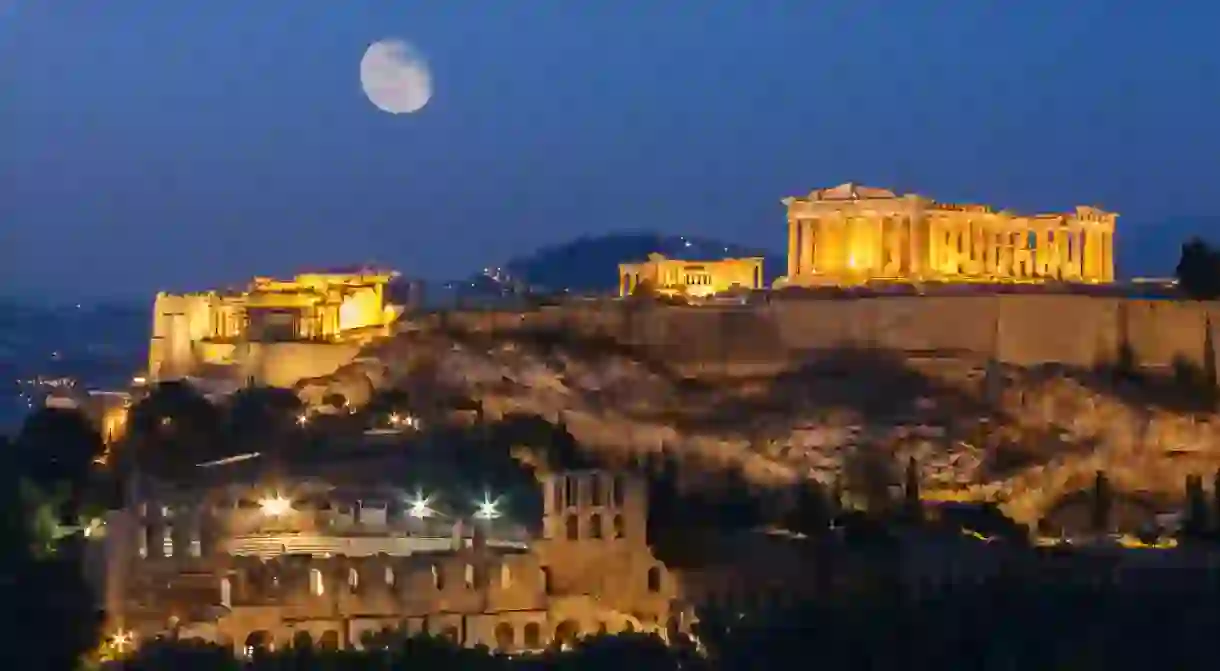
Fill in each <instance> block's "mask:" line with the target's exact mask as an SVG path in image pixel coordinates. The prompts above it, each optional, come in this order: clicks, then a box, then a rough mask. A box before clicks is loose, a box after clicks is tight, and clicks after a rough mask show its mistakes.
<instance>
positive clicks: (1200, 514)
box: [1182, 474, 1208, 539]
mask: <svg viewBox="0 0 1220 671" xmlns="http://www.w3.org/2000/svg"><path fill="white" fill-rule="evenodd" d="M1207 527H1208V525H1207V501H1206V499H1205V496H1204V493H1203V478H1202V477H1201V476H1199V475H1195V474H1191V475H1188V476H1186V511H1185V519H1184V520H1183V522H1182V535H1183V536H1186V537H1187V538H1194V539H1198V538H1200V537H1202V536H1203V535H1204V534H1205V533H1207Z"/></svg>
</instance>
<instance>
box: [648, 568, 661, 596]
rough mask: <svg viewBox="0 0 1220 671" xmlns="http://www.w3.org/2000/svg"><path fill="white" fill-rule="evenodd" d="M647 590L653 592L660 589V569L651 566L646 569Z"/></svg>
mask: <svg viewBox="0 0 1220 671" xmlns="http://www.w3.org/2000/svg"><path fill="white" fill-rule="evenodd" d="M648 591H649V592H652V593H653V594H655V593H657V592H660V591H661V569H660V568H659V567H656V566H654V567H652V568H650V569H648Z"/></svg>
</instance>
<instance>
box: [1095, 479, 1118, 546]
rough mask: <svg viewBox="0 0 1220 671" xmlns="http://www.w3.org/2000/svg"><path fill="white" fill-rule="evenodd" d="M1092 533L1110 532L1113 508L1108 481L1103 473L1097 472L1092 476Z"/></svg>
mask: <svg viewBox="0 0 1220 671" xmlns="http://www.w3.org/2000/svg"><path fill="white" fill-rule="evenodd" d="M1092 504H1093V505H1092V520H1091V522H1092V526H1093V532H1094V533H1098V534H1104V533H1108V532H1109V531H1110V512H1111V508H1112V507H1113V505H1114V503H1113V494H1112V492H1111V491H1110V480H1109V478H1107V477H1106V474H1105V472H1104V471H1097V473H1096V474H1095V475H1094V476H1093V500H1092Z"/></svg>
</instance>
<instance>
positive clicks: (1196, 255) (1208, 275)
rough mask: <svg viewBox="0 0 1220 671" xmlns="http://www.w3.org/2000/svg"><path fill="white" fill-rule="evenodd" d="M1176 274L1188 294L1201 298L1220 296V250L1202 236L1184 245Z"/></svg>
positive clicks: (1184, 291) (1181, 286)
mask: <svg viewBox="0 0 1220 671" xmlns="http://www.w3.org/2000/svg"><path fill="white" fill-rule="evenodd" d="M1175 274H1176V275H1177V278H1178V287H1179V288H1180V289H1181V290H1182V292H1183V293H1185V294H1186V295H1187V296H1189V297H1191V298H1195V299H1199V300H1212V299H1215V298H1217V297H1220V251H1217V250H1216V249H1213V248H1212V247H1211V245H1209V244H1207V243H1206V242H1204V241H1203V240H1202V239H1201V238H1191V239H1190V240H1189V241H1187V242H1186V243H1185V244H1183V245H1182V254H1181V256H1180V257H1179V259H1178V266H1177V269H1176V270H1175Z"/></svg>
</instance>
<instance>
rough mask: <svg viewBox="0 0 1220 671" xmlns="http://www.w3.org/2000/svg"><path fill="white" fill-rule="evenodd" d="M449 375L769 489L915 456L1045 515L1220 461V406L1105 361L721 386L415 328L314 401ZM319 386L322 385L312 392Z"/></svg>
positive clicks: (461, 389) (817, 376) (467, 393)
mask: <svg viewBox="0 0 1220 671" xmlns="http://www.w3.org/2000/svg"><path fill="white" fill-rule="evenodd" d="M374 381H376V382H375V386H377V387H381V388H391V387H394V388H412V389H420V388H427V389H432V390H437V389H444V390H445V391H446V393H447V394H452V395H459V396H463V397H468V398H471V399H474V400H475V401H477V402H478V403H479V404H480V405H481V407H482V410H483V413H484V416H485V417H489V418H495V417H497V416H503V415H508V414H512V413H525V414H533V415H539V416H542V417H545V418H547V419H549V420H551V421H554V422H563V423H564V424H565V425H566V427H567V429H568V430H569V431H570V432H571V433H572V434H573V435H574V436H575V437H576V439H577V440H578V441H579V442H580V444H581V445H582V446H583V447H584V448H585V449H587V450H590V451H593V452H595V453H596V454H598V455H600V456H601V457H603V458H606V459H611V460H613V459H625V458H628V457H631V456H633V455H639V454H641V453H647V452H653V451H659V450H662V449H665V450H667V451H672V452H674V453H676V454H678V455H680V456H681V455H688V456H695V455H697V457H698V458H699V459H700V460H701V461H703V462H704V463H713V464H722V465H731V466H733V467H735V468H739V469H740V470H741V471H742V472H744V473H745V474H746V476H747V477H748V478H749V480H750V481H752V482H753V483H755V484H757V485H760V486H768V485H779V484H784V483H791V482H794V481H796V480H799V479H803V478H812V479H816V480H819V481H822V482H830V481H832V480H835V479H837V478H842V477H847V478H848V479H850V478H851V477H852V476H851V471H852V461H853V460H858V459H861V458H864V457H867V458H870V459H874V460H879V461H880V462H882V463H885V464H888V466H887V467H886V468H888V470H889V471H890V472H891V473H892V475H893V481H894V484H897V482H898V481H899V480H900V478H901V469H902V465H904V464H905V463H907V461H908V460H909V459H911V458H914V460H915V461H916V463H917V464H918V465H919V468H920V475H921V478H922V483H923V488H924V493H925V495H926V496H929V497H934V498H942V499H952V500H989V501H996V502H999V503H1000V504H1001V506H1002V507H1003V508H1004V509H1005V510H1006V511H1007V512H1008V513H1009V514H1010V515H1012V516H1013V517H1014V518H1016V519H1018V520H1020V521H1024V522H1032V521H1035V520H1037V519H1038V518H1039V517H1040V516H1041V515H1042V514H1044V513H1045V512H1046V511H1047V510H1048V509H1050V507H1052V506H1053V505H1054V504H1055V502H1056V501H1058V500H1059V499H1060V498H1062V497H1063V496H1065V495H1067V494H1069V493H1071V492H1074V491H1078V490H1080V489H1083V488H1087V487H1088V486H1089V483H1090V482H1091V481H1092V478H1093V477H1094V474H1095V472H1096V471H1098V470H1104V471H1106V473H1107V474H1108V476H1109V478H1110V480H1111V482H1112V484H1113V485H1114V486H1115V487H1116V488H1117V489H1120V490H1125V491H1132V492H1144V493H1148V494H1150V495H1154V496H1156V497H1158V498H1163V499H1165V500H1173V499H1176V498H1180V495H1181V491H1182V489H1183V482H1184V479H1185V477H1186V475H1187V474H1189V473H1198V474H1210V473H1213V472H1215V471H1216V469H1217V468H1220V447H1218V445H1220V418H1217V416H1216V415H1215V413H1214V412H1211V411H1208V410H1203V411H1200V410H1198V409H1195V410H1193V411H1187V410H1184V409H1182V408H1175V407H1173V406H1168V405H1166V406H1164V407H1157V406H1156V405H1155V403H1156V398H1157V396H1156V395H1155V393H1154V392H1153V391H1149V390H1147V389H1145V388H1144V387H1142V386H1140V385H1137V384H1134V383H1118V382H1115V379H1114V377H1113V376H1111V375H1108V374H1104V373H1094V372H1084V371H1069V370H1065V369H1057V370H1047V369H1023V368H1012V367H1003V366H999V365H997V364H994V363H992V364H990V365H982V364H978V363H968V362H963V361H953V360H945V361H922V362H916V361H912V360H908V359H902V358H895V357H893V356H891V355H885V354H879V353H875V352H864V351H854V350H853V351H840V352H829V353H825V354H824V355H823V356H822V357H821V358H819V359H817V360H812V361H811V362H810V364H809V365H808V366H807V367H806V368H804V369H802V370H799V371H795V372H791V373H785V374H783V375H779V376H769V377H762V378H755V379H745V378H736V379H734V380H732V381H729V382H721V383H716V384H713V383H711V382H707V381H698V380H694V381H692V380H686V379H682V378H679V377H676V376H674V375H671V374H669V373H667V372H666V371H665V369H664V368H663V367H659V366H657V365H655V364H652V363H649V362H647V361H645V360H644V359H642V358H641V357H635V356H632V354H631V353H630V352H629V351H626V350H624V349H622V348H619V347H612V346H605V347H604V349H602V350H600V351H599V350H597V349H596V348H591V347H589V346H587V344H585V345H580V344H574V343H567V344H563V343H555V342H546V343H542V342H539V341H533V340H531V339H530V338H529V337H528V336H525V335H523V334H515V335H514V336H512V337H511V338H510V337H505V336H501V337H486V336H485V337H484V339H482V340H475V339H470V338H465V337H456V336H449V335H444V334H442V333H440V332H436V331H425V332H415V333H409V334H402V335H400V336H398V337H396V338H394V339H392V340H389V341H386V342H383V343H380V344H378V345H377V346H376V347H375V348H373V349H370V350H369V351H368V352H366V356H364V357H362V358H360V359H358V360H357V361H356V362H355V363H352V364H350V365H349V366H346V367H344V369H342V370H341V371H339V372H338V373H336V374H335V375H334V376H330V377H329V378H325V379H319V380H313V381H310V382H309V383H308V384H306V385H305V386H304V388H303V389H302V393H303V395H305V396H307V397H308V398H309V399H310V400H311V401H313V400H317V401H318V402H321V399H322V398H324V397H325V396H326V395H327V394H329V393H342V394H344V396H345V397H346V398H348V399H349V401H351V402H353V403H356V404H358V403H359V402H360V399H367V398H368V395H369V393H370V392H371V389H372V387H373V386H374ZM306 392H307V393H306Z"/></svg>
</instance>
